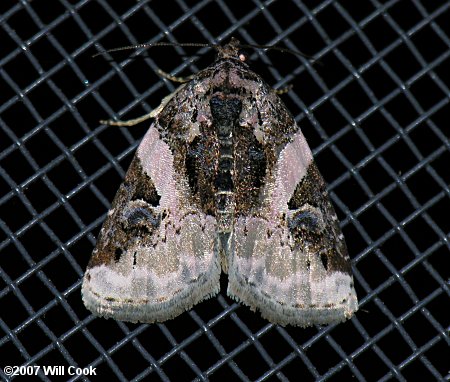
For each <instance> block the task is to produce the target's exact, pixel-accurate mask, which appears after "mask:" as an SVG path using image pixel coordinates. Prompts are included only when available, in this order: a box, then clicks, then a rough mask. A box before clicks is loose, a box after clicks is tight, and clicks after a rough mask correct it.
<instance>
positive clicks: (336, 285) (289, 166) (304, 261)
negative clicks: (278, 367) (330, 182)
mask: <svg viewBox="0 0 450 382" xmlns="http://www.w3.org/2000/svg"><path fill="white" fill-rule="evenodd" d="M262 198H263V203H264V204H265V207H264V208H263V209H262V211H261V212H260V213H259V214H257V213H255V214H253V216H241V217H238V218H237V220H236V223H235V230H234V254H232V256H231V259H230V262H229V271H228V278H229V285H228V294H229V295H230V296H231V297H233V298H234V299H236V300H238V301H241V302H243V303H245V304H246V305H249V306H250V307H251V308H252V310H255V309H257V310H260V311H261V314H262V316H263V317H265V318H266V319H268V320H269V321H271V322H273V323H277V324H280V325H286V324H290V325H295V326H303V327H304V326H310V325H315V324H318V325H323V324H330V323H337V322H341V321H344V320H346V319H347V318H349V317H350V316H352V314H353V313H354V312H355V311H356V310H357V309H358V302H357V298H356V293H355V290H354V287H353V277H352V271H351V266H350V262H349V257H348V254H347V248H346V245H345V241H344V237H343V235H342V233H341V230H340V228H339V222H338V220H337V217H336V213H335V211H334V209H333V207H332V205H331V203H330V200H329V196H328V193H327V191H326V185H325V183H324V181H323V179H322V176H321V175H320V173H319V171H318V170H317V167H316V165H315V163H314V161H313V158H312V154H311V151H310V149H309V147H308V144H307V143H306V141H305V138H304V137H303V134H302V133H301V131H300V130H298V131H297V132H296V133H295V134H294V135H293V139H292V140H291V141H290V143H288V144H286V145H285V146H284V148H283V149H282V151H281V153H280V155H279V158H278V161H277V163H276V165H275V171H274V172H273V173H272V174H271V175H270V174H269V175H268V176H267V178H266V185H265V190H264V192H263V196H262Z"/></svg>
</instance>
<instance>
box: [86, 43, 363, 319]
mask: <svg viewBox="0 0 450 382" xmlns="http://www.w3.org/2000/svg"><path fill="white" fill-rule="evenodd" d="M218 52H219V54H218V59H217V61H216V62H215V63H214V64H213V65H211V66H210V67H208V68H206V69H205V70H203V71H201V72H199V73H198V74H197V75H196V76H195V77H194V78H193V79H192V81H190V82H189V83H187V84H185V85H184V86H183V87H181V88H180V89H179V90H178V91H177V92H176V93H175V94H174V95H173V96H172V97H170V98H169V99H168V101H167V102H166V104H165V105H164V106H163V107H162V108H160V110H158V113H157V115H156V116H155V120H154V122H153V124H152V125H151V127H150V129H149V130H148V132H147V134H146V135H145V137H144V139H143V141H142V143H141V145H140V146H139V148H138V150H137V153H136V155H135V157H134V159H133V161H132V163H131V166H130V168H129V170H128V172H127V174H126V177H125V180H124V182H123V184H122V185H121V186H120V189H119V191H118V193H117V195H116V197H115V199H114V202H113V205H112V207H111V210H110V211H109V213H108V217H107V219H106V221H105V223H104V225H103V227H102V229H101V231H100V235H99V238H98V242H97V246H96V248H95V250H94V252H93V255H92V258H91V260H90V262H89V265H88V268H87V271H86V274H85V276H84V279H83V285H82V294H83V301H84V303H85V305H86V307H87V308H88V309H89V310H91V311H92V312H93V313H95V314H96V315H98V316H103V317H112V318H115V319H117V320H123V321H131V322H161V321H165V320H167V319H170V318H174V317H176V316H178V315H179V314H181V313H182V312H184V311H186V310H188V309H190V308H191V307H192V306H193V305H194V304H196V303H198V302H200V301H202V300H204V299H206V298H209V297H211V296H213V295H215V294H217V293H218V292H219V278H220V273H221V271H224V272H226V273H228V290H227V293H228V295H229V296H231V297H232V298H233V299H235V300H237V301H240V302H242V303H244V304H245V305H248V306H249V307H250V308H251V309H252V310H259V311H260V312H261V314H262V316H263V317H264V318H266V319H268V320H269V321H271V322H273V323H276V324H280V325H294V326H303V327H304V326H310V325H325V324H331V323H338V322H341V321H344V320H346V319H348V318H349V317H351V316H352V315H353V313H354V312H355V311H356V310H357V309H358V302H357V298H356V293H355V290H354V286H353V277H352V271H351V267H350V259H349V257H348V254H347V249H346V245H345V241H344V237H343V235H342V233H341V230H340V228H339V222H338V220H337V217H336V214H335V212H334V209H333V207H332V205H331V203H330V200H329V197H328V193H327V190H326V185H325V183H324V181H323V179H322V177H321V175H320V173H319V171H318V169H317V167H316V165H315V164H314V161H313V158H312V155H311V151H310V149H309V147H308V144H307V143H306V141H305V138H304V136H303V134H302V132H301V130H300V129H299V127H298V126H297V124H296V123H295V121H294V119H293V118H292V116H291V114H290V113H289V111H288V110H287V109H286V107H285V106H284V104H283V103H282V101H281V100H280V98H279V97H278V96H277V95H276V94H275V92H274V91H273V90H272V89H271V88H270V87H269V86H268V85H267V84H266V83H265V82H264V81H263V80H262V79H261V78H260V77H259V76H258V75H257V74H255V73H254V72H252V71H251V70H250V69H249V68H248V65H247V64H246V63H245V62H243V60H242V56H241V55H240V54H239V42H238V41H237V40H236V39H232V40H231V42H230V43H229V44H227V45H225V46H224V47H219V48H218ZM155 114H156V113H155Z"/></svg>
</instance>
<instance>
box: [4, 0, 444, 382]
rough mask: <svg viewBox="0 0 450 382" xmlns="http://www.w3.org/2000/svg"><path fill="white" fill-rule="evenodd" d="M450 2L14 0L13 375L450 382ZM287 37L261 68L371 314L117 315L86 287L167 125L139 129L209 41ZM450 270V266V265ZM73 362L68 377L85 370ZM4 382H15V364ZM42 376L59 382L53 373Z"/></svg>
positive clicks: (7, 164)
mask: <svg viewBox="0 0 450 382" xmlns="http://www.w3.org/2000/svg"><path fill="white" fill-rule="evenodd" d="M449 8H450V2H449V1H437V0H430V1H428V0H427V1H425V0H422V1H420V0H412V1H395V0H391V1H376V0H367V1H366V0H364V1H358V2H356V1H354V2H350V1H321V2H312V1H303V2H302V1H299V0H289V1H288V0H278V1H275V0H271V1H270V0H268V1H262V0H245V1H239V2H237V1H228V2H227V1H220V0H218V1H212V0H203V1H193V0H170V1H162V0H155V1H120V2H107V1H102V0H98V1H89V0H81V1H69V0H52V1H44V0H35V1H25V0H23V1H8V0H2V1H1V2H0V41H1V44H0V89H1V91H0V280H1V281H0V283H1V284H0V309H1V310H0V366H1V368H3V367H4V366H6V365H25V366H26V365H34V366H36V365H38V366H44V365H63V366H65V367H66V368H67V367H68V366H70V365H72V366H77V367H89V366H93V367H95V368H96V373H97V376H96V377H89V376H86V377H80V376H78V377H77V376H70V375H68V374H67V372H66V373H65V375H64V377H63V379H69V380H77V379H83V380H95V379H100V378H101V379H105V380H106V379H108V380H136V381H138V380H152V381H153V380H154V381H157V380H163V381H167V380H186V381H188V380H197V381H199V380H201V381H203V380H218V381H220V380H227V381H228V380H230V381H231V380H233V381H234V380H242V381H250V380H251V381H253V380H257V381H269V380H280V381H288V380H289V381H295V380H302V381H308V380H350V378H354V379H356V380H358V381H363V380H369V381H371V380H381V381H385V380H391V379H393V380H400V381H406V380H408V381H409V380H420V381H430V380H450V372H449V370H450V367H449V365H450V363H449V360H450V352H449V342H450V341H449V324H450V320H449V314H448V312H449V266H448V258H449V234H450V220H449V218H448V217H449V216H450V203H449V197H450V187H449V184H450V170H449V167H450V142H449V139H448V135H449V132H450V127H449V123H448V120H449V119H450V118H449V117H450V110H449V95H450V92H449V87H450V79H449V75H448V72H449V67H450V66H449V65H450V39H449V32H450V22H449V20H450V11H449ZM231 36H235V37H237V38H239V39H240V40H241V41H242V42H246V43H258V44H278V45H280V46H283V47H288V48H291V49H295V50H298V51H301V52H303V53H305V54H307V55H311V56H313V57H314V58H316V59H318V60H319V62H318V63H316V64H312V63H311V61H310V60H307V59H305V58H303V57H298V56H295V55H291V54H284V53H280V52H276V51H269V52H264V51H256V52H254V53H253V54H252V59H253V62H252V63H251V66H252V69H253V70H254V71H256V72H257V73H259V74H261V75H262V76H263V77H264V78H265V79H266V81H267V82H268V83H270V84H272V85H273V86H274V87H283V86H286V85H288V84H292V85H293V90H291V91H290V92H289V93H287V94H285V95H283V96H282V97H283V100H284V101H285V103H286V105H287V107H288V108H289V109H290V111H291V112H292V113H293V115H294V116H295V118H296V120H297V121H298V123H299V124H300V126H301V127H302V129H303V132H304V134H305V136H306V138H307V140H308V142H309V145H310V147H311V149H312V150H313V153H314V155H315V158H316V162H317V164H318V167H319V168H320V170H321V172H322V174H323V176H324V178H325V179H326V181H327V182H328V184H329V188H330V192H331V197H332V200H333V202H334V205H335V207H336V211H337V213H338V216H339V218H340V219H341V225H342V227H343V232H344V235H345V237H346V240H347V244H348V247H349V253H350V256H351V257H352V261H353V268H354V275H355V284H356V290H357V293H358V297H359V300H360V310H359V312H358V313H357V314H356V316H355V317H354V318H353V319H352V320H350V321H348V322H346V323H343V324H340V325H337V326H330V327H324V328H317V327H316V328H307V329H301V328H292V327H286V328H282V327H278V326H274V325H271V324H269V323H268V322H267V321H265V320H263V319H262V318H261V317H260V316H259V314H257V313H256V314H255V313H253V312H251V311H250V310H249V309H248V308H247V307H245V306H240V305H239V304H236V303H234V302H233V301H232V300H230V299H229V298H228V297H227V296H226V294H225V290H226V278H224V279H223V280H221V283H222V292H221V294H220V295H218V297H217V298H212V299H210V300H207V301H205V302H203V303H201V304H199V305H197V306H196V307H194V309H192V310H191V311H189V312H187V313H184V314H182V315H181V316H179V317H178V318H176V319H174V320H171V321H168V322H166V323H164V324H154V325H146V324H142V325H133V324H125V323H120V322H116V321H113V320H104V319H97V318H95V317H94V316H92V315H91V314H90V313H89V312H88V311H87V310H86V309H85V308H84V306H83V304H82V301H81V296H80V286H81V277H82V275H83V272H84V269H85V267H86V265H87V262H88V260H89V257H90V254H91V252H92V249H93V246H94V244H95V237H96V235H97V234H98V232H99V229H100V227H101V223H102V221H103V220H104V218H105V215H106V212H107V210H108V208H109V206H110V203H111V201H112V198H113V197H114V194H115V192H116V190H117V189H118V186H119V185H120V182H121V180H122V179H123V176H124V174H125V171H126V169H127V167H128V165H129V163H130V161H131V159H132V157H133V154H134V151H135V149H136V147H137V145H138V143H139V140H140V139H141V138H142V136H143V135H144V133H145V131H146V129H147V128H148V124H146V123H144V124H142V125H140V126H137V127H133V128H129V129H127V128H114V127H107V126H103V125H101V124H99V120H100V119H102V118H103V119H105V118H111V117H119V118H122V119H127V118H134V117H136V116H140V115H142V114H144V113H146V112H149V111H150V110H152V109H153V108H154V107H156V106H157V105H158V104H159V102H160V100H161V99H162V98H163V97H164V96H165V95H167V94H168V93H169V92H170V91H172V90H174V88H175V86H176V85H174V84H172V83H170V82H168V81H166V80H162V79H161V78H159V77H158V76H157V75H156V74H155V69H156V68H162V69H163V70H165V71H167V72H170V73H172V74H176V75H188V74H190V73H193V72H195V71H197V70H198V69H199V68H203V67H205V66H207V65H208V64H209V63H211V62H212V60H213V57H214V52H212V51H211V50H208V49H202V50H197V49H194V50H192V49H184V48H183V49H182V48H179V47H178V48H153V49H150V50H147V51H141V50H137V51H135V52H127V53H126V54H123V55H122V54H119V55H114V56H112V57H111V58H110V59H109V60H108V59H105V57H101V58H95V59H92V58H91V55H92V54H95V53H96V52H97V51H98V50H102V49H107V48H113V47H118V46H123V45H129V44H136V43H138V42H154V41H172V42H220V41H225V42H226V41H228V40H229V38H230V37H231ZM446 258H447V262H446V261H445V259H446ZM66 370H67V369H66ZM0 375H1V376H2V378H3V379H9V377H8V376H7V375H5V373H4V371H3V370H0ZM38 377H39V379H42V380H52V379H53V378H52V377H50V376H45V375H44V373H43V372H42V369H41V370H40V372H39V374H38Z"/></svg>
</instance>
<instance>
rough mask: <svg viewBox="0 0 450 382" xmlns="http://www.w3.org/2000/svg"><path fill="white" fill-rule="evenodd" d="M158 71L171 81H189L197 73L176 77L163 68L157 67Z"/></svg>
mask: <svg viewBox="0 0 450 382" xmlns="http://www.w3.org/2000/svg"><path fill="white" fill-rule="evenodd" d="M156 73H158V74H159V75H160V76H161V77H164V78H166V79H168V80H169V81H173V82H181V83H185V82H189V81H191V80H192V79H193V78H194V77H195V74H191V75H190V76H187V77H175V76H172V75H171V74H169V73H166V72H164V71H162V70H161V69H156Z"/></svg>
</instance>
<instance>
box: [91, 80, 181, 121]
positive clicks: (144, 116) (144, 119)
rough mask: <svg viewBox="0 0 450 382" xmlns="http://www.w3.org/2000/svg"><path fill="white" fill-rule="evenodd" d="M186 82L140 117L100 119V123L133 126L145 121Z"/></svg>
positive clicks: (163, 105) (157, 112) (156, 113)
mask: <svg viewBox="0 0 450 382" xmlns="http://www.w3.org/2000/svg"><path fill="white" fill-rule="evenodd" d="M185 85H186V84H183V85H181V86H180V87H179V88H178V89H177V90H175V91H174V92H173V93H171V94H169V95H168V96H166V97H164V98H163V100H162V101H161V104H160V105H159V106H158V107H157V108H156V109H154V110H152V111H151V112H150V113H148V114H145V115H143V116H141V117H138V118H135V119H130V120H128V121H120V120H119V121H114V120H112V119H108V120H101V121H100V123H102V124H104V125H109V126H134V125H137V124H138V123H141V122H143V121H146V120H147V119H150V118H155V117H156V116H157V115H158V114H159V113H160V112H161V110H162V109H164V107H165V106H166V105H167V103H168V102H169V101H170V100H171V99H172V98H173V97H175V94H177V93H178V92H179V91H180V90H181V89H183V88H184V87H185Z"/></svg>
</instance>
